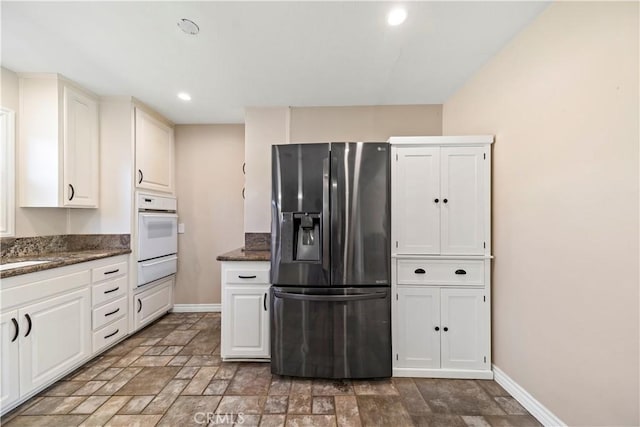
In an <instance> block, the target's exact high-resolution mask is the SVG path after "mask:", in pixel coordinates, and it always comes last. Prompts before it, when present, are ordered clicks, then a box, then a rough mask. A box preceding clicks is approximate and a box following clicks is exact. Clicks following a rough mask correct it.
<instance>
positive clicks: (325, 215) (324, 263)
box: [322, 158, 331, 279]
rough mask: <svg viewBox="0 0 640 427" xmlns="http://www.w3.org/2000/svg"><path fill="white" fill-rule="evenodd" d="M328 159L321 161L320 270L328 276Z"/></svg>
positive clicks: (329, 227)
mask: <svg viewBox="0 0 640 427" xmlns="http://www.w3.org/2000/svg"><path fill="white" fill-rule="evenodd" d="M330 229H331V226H330V224H329V158H326V159H324V160H323V161H322V269H323V270H324V271H325V273H326V274H327V279H328V276H329V267H330V266H329V263H330V261H331V260H330V259H329V246H330V243H329V235H330V234H329V233H330V231H331V230H330Z"/></svg>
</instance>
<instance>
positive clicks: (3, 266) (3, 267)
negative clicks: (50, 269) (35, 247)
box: [0, 261, 51, 271]
mask: <svg viewBox="0 0 640 427" xmlns="http://www.w3.org/2000/svg"><path fill="white" fill-rule="evenodd" d="M45 262H51V261H18V262H9V263H7V264H1V265H0V271H4V270H11V269H13V268H20V267H29V266H30V265H38V264H44V263H45Z"/></svg>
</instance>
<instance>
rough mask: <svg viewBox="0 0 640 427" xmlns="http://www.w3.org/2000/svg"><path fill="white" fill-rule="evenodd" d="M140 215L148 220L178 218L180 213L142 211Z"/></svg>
mask: <svg viewBox="0 0 640 427" xmlns="http://www.w3.org/2000/svg"><path fill="white" fill-rule="evenodd" d="M139 215H140V216H141V217H142V219H143V220H144V221H145V222H146V220H149V219H165V218H178V214H175V213H168V212H167V213H164V212H154V213H149V212H140V213H139Z"/></svg>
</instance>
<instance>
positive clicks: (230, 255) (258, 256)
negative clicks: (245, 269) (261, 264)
mask: <svg viewBox="0 0 640 427" xmlns="http://www.w3.org/2000/svg"><path fill="white" fill-rule="evenodd" d="M216 260H218V261H270V260H271V251H248V250H245V249H244V248H238V249H234V250H232V251H229V252H225V253H223V254H221V255H218V256H217V257H216Z"/></svg>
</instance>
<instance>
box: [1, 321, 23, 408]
mask: <svg viewBox="0 0 640 427" xmlns="http://www.w3.org/2000/svg"><path fill="white" fill-rule="evenodd" d="M19 337H20V327H19V324H18V310H13V311H9V312H3V313H2V315H0V408H4V407H7V406H9V405H11V404H12V403H14V402H17V401H18V399H19V398H20V363H19V360H20V356H19V354H20V352H19V345H20V341H19V340H18V338H19Z"/></svg>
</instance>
